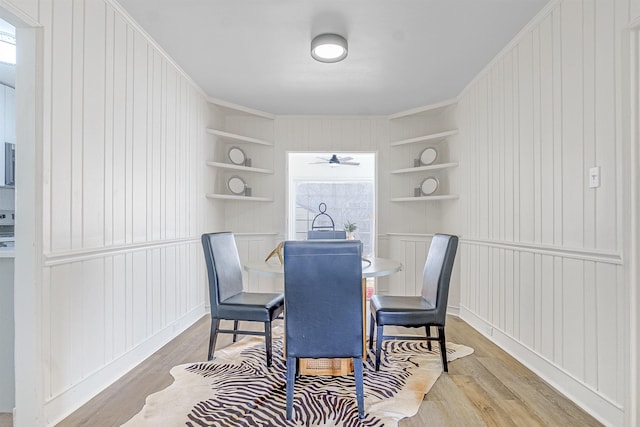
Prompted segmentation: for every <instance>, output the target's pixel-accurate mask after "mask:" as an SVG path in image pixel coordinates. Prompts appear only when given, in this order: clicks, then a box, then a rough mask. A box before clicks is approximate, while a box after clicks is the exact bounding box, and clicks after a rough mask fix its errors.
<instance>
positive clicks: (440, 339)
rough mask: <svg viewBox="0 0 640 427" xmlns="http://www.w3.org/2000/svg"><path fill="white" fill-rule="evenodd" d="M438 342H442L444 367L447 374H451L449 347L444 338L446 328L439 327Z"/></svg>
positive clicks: (441, 350)
mask: <svg viewBox="0 0 640 427" xmlns="http://www.w3.org/2000/svg"><path fill="white" fill-rule="evenodd" d="M438 341H439V342H440V355H441V356H442V367H443V369H444V371H445V372H449V367H448V366H447V345H446V340H445V337H444V326H438Z"/></svg>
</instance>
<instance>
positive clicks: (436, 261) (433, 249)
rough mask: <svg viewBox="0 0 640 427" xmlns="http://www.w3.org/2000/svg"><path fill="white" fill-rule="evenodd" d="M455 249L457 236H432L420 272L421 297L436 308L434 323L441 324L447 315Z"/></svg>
mask: <svg viewBox="0 0 640 427" xmlns="http://www.w3.org/2000/svg"><path fill="white" fill-rule="evenodd" d="M457 247H458V237H457V236H450V235H445V234H436V235H434V236H433V239H432V240H431V246H430V247H429V254H428V255H427V261H426V262H425V264H424V270H423V272H422V296H423V297H424V298H425V299H426V300H427V301H428V302H429V304H430V305H431V306H433V307H435V308H436V313H435V319H436V322H440V323H442V324H444V322H445V318H446V315H447V302H448V298H449V282H450V279H451V271H452V270H453V262H454V260H455V257H456V250H457Z"/></svg>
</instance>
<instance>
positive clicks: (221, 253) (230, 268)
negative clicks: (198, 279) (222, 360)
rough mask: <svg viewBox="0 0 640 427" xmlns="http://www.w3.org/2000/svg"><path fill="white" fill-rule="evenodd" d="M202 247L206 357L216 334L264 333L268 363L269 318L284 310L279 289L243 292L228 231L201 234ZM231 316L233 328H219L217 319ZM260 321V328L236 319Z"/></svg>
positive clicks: (240, 270) (269, 362)
mask: <svg viewBox="0 0 640 427" xmlns="http://www.w3.org/2000/svg"><path fill="white" fill-rule="evenodd" d="M202 247H203V249H204V258H205V261H206V263H207V273H208V275H209V299H210V302H211V332H210V333H209V353H208V358H209V360H212V359H213V353H214V351H215V347H216V339H217V337H218V334H233V342H235V341H236V338H237V336H238V335H260V336H264V337H265V339H264V341H265V349H266V353H267V366H271V353H272V351H271V322H273V320H274V319H276V318H277V317H278V316H279V315H280V314H282V311H283V310H284V295H283V294H281V293H258V292H244V290H243V284H242V267H241V266H240V256H239V255H238V248H237V246H236V240H235V238H234V237H233V233H231V232H223V233H209V234H203V235H202ZM222 319H226V320H233V329H221V328H220V320H222ZM241 320H242V321H248V322H263V323H264V332H261V331H243V330H239V329H238V322H239V321H241Z"/></svg>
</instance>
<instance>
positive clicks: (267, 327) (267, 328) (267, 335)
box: [264, 322, 271, 368]
mask: <svg viewBox="0 0 640 427" xmlns="http://www.w3.org/2000/svg"><path fill="white" fill-rule="evenodd" d="M264 345H265V349H266V350H267V368H270V367H271V322H264Z"/></svg>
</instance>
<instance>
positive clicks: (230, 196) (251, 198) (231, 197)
mask: <svg viewBox="0 0 640 427" xmlns="http://www.w3.org/2000/svg"><path fill="white" fill-rule="evenodd" d="M207 198H209V199H224V200H242V201H245V202H273V199H270V198H268V197H254V196H236V195H234V194H217V193H209V194H207Z"/></svg>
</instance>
